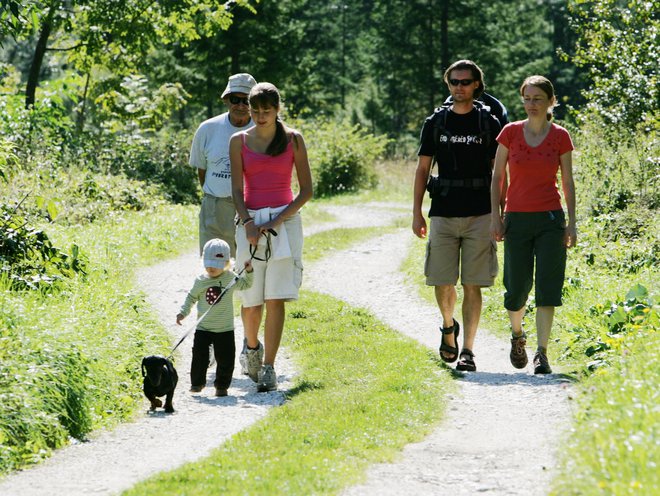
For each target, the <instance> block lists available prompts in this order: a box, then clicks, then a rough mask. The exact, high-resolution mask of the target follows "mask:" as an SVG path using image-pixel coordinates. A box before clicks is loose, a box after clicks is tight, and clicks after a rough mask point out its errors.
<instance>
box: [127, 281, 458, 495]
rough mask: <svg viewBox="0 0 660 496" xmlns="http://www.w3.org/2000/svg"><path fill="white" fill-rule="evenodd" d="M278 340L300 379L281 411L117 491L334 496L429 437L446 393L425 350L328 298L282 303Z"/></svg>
mask: <svg viewBox="0 0 660 496" xmlns="http://www.w3.org/2000/svg"><path fill="white" fill-rule="evenodd" d="M284 337H285V342H284V344H285V346H287V348H288V349H289V350H290V351H291V352H292V353H293V354H294V359H295V361H296V363H297V365H298V368H299V370H300V375H299V376H298V377H297V379H296V382H295V386H294V388H293V389H292V390H291V391H290V392H289V400H288V401H287V402H286V403H285V404H284V405H283V406H282V407H279V408H274V409H272V410H271V411H270V412H269V414H268V416H267V417H266V418H265V419H263V420H262V421H260V422H258V423H257V424H255V425H254V426H252V427H251V428H249V429H247V430H245V431H242V432H240V433H238V434H237V435H236V436H234V437H233V438H232V439H231V440H229V441H228V442H227V443H225V444H224V445H223V446H222V447H220V448H218V449H217V450H215V452H214V453H213V454H212V455H211V456H209V457H208V458H206V459H204V460H202V461H198V462H195V463H190V464H187V465H185V466H183V467H182V468H180V469H178V470H175V471H172V472H169V473H165V474H160V475H158V476H155V477H154V478H152V479H150V480H148V481H145V482H143V483H140V484H138V485H137V486H135V487H134V488H133V489H132V490H129V491H127V492H126V493H125V494H128V495H144V494H178V495H185V494H190V495H193V494H287V495H307V494H334V493H336V492H337V491H339V490H340V489H341V488H343V487H346V486H347V485H349V484H354V483H356V482H357V481H358V480H360V478H361V477H362V476H363V474H364V471H365V469H366V468H367V467H368V465H369V464H371V463H374V462H381V461H390V460H392V459H393V458H394V456H395V454H396V453H397V452H398V451H399V450H400V449H401V448H403V446H405V445H406V444H408V443H410V442H414V441H418V440H421V439H422V438H423V437H424V436H425V435H426V434H428V433H429V432H430V431H431V430H432V428H433V426H434V425H435V424H437V422H438V421H439V420H440V418H441V417H442V413H443V410H444V405H445V401H444V395H445V393H446V392H447V391H450V390H452V389H453V387H454V386H453V384H452V381H451V378H450V376H449V373H448V371H447V369H445V368H443V367H442V366H441V365H440V363H439V361H438V359H437V357H435V356H434V354H433V353H432V352H431V351H429V350H428V349H426V348H425V347H423V346H422V345H420V344H418V343H417V342H415V341H413V340H412V339H409V338H406V337H403V336H401V335H400V334H399V333H397V332H395V331H393V330H391V329H389V328H387V327H385V326H384V325H383V324H381V323H380V322H378V321H377V320H376V319H374V318H373V317H372V316H371V315H370V314H369V313H368V312H366V311H364V310H362V309H358V308H352V307H350V306H349V305H347V304H345V303H343V302H341V301H338V300H336V299H333V298H330V297H328V296H322V295H319V294H316V293H310V292H303V294H302V297H301V299H300V300H299V301H298V302H295V303H292V304H290V305H289V306H288V315H287V331H286V332H285V334H284ZM218 421H219V422H221V421H222V419H221V418H219V419H218Z"/></svg>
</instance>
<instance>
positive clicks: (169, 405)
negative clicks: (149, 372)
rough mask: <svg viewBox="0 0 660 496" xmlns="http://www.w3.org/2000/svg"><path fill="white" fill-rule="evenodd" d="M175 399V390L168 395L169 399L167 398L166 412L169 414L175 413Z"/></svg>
mask: <svg viewBox="0 0 660 496" xmlns="http://www.w3.org/2000/svg"><path fill="white" fill-rule="evenodd" d="M173 398H174V389H172V390H171V391H170V392H169V393H167V398H165V411H166V412H167V413H174V406H172V399H173Z"/></svg>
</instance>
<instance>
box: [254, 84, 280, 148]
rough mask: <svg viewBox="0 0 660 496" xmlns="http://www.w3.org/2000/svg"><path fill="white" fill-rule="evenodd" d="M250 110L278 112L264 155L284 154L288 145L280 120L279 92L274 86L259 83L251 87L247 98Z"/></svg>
mask: <svg viewBox="0 0 660 496" xmlns="http://www.w3.org/2000/svg"><path fill="white" fill-rule="evenodd" d="M248 100H249V101H250V107H251V108H271V107H272V108H274V109H275V110H277V112H278V116H277V120H276V121H275V136H274V137H273V140H272V141H271V142H270V144H269V145H268V148H266V154H267V155H270V156H272V157H274V156H276V155H280V154H282V153H284V150H286V147H287V145H288V144H289V137H288V133H287V128H286V126H285V125H284V123H283V122H282V119H280V116H279V111H280V102H281V100H282V99H281V97H280V92H279V91H278V90H277V88H276V87H275V85H274V84H271V83H259V84H256V85H255V86H253V87H252V89H251V90H250V95H249V96H248Z"/></svg>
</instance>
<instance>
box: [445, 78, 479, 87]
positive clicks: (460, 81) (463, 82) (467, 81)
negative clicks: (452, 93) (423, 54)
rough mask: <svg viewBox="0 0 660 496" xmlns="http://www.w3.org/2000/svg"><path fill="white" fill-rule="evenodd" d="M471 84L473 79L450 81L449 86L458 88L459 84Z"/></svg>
mask: <svg viewBox="0 0 660 496" xmlns="http://www.w3.org/2000/svg"><path fill="white" fill-rule="evenodd" d="M472 83H474V79H450V80H449V84H451V85H452V86H458V85H459V84H460V85H461V86H470V85H471V84H472Z"/></svg>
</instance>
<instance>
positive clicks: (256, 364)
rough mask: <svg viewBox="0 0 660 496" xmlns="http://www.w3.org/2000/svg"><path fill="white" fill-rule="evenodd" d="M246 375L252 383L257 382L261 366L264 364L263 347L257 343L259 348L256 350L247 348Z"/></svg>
mask: <svg viewBox="0 0 660 496" xmlns="http://www.w3.org/2000/svg"><path fill="white" fill-rule="evenodd" d="M246 356H247V373H248V375H249V376H250V379H252V380H253V381H254V382H258V381H259V371H260V370H261V365H262V364H263V362H264V347H263V345H262V344H261V343H259V347H258V348H257V349H256V350H251V349H250V348H247V352H246Z"/></svg>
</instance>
